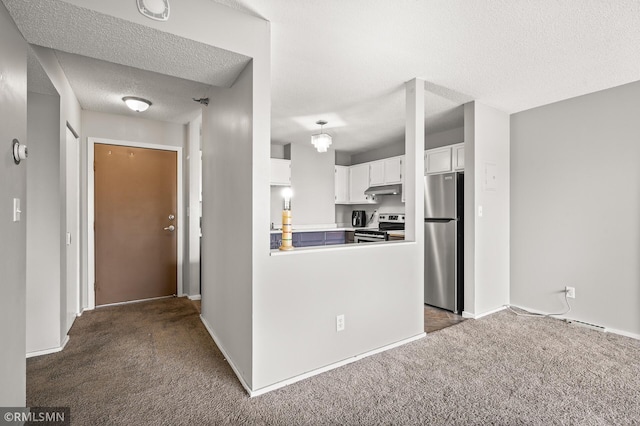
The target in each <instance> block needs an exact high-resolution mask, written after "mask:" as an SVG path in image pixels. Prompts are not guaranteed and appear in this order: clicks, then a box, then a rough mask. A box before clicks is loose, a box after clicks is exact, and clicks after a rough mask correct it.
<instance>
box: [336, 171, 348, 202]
mask: <svg viewBox="0 0 640 426" xmlns="http://www.w3.org/2000/svg"><path fill="white" fill-rule="evenodd" d="M334 179H335V180H334V184H335V194H336V198H335V200H336V204H344V203H348V202H349V167H346V166H335V176H334Z"/></svg>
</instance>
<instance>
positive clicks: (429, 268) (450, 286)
mask: <svg viewBox="0 0 640 426" xmlns="http://www.w3.org/2000/svg"><path fill="white" fill-rule="evenodd" d="M456 224H457V221H455V220H449V221H434V222H425V224H424V242H425V248H424V303H426V304H427V305H432V306H437V307H438V308H442V309H447V310H449V311H452V312H455V311H456V310H457V306H456Z"/></svg>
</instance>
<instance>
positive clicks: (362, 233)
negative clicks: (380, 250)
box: [353, 213, 404, 243]
mask: <svg viewBox="0 0 640 426" xmlns="http://www.w3.org/2000/svg"><path fill="white" fill-rule="evenodd" d="M398 230H404V213H382V214H380V216H379V217H378V229H375V228H366V229H356V231H355V232H354V234H353V241H354V242H355V243H374V242H381V241H388V240H389V234H388V233H387V231H398Z"/></svg>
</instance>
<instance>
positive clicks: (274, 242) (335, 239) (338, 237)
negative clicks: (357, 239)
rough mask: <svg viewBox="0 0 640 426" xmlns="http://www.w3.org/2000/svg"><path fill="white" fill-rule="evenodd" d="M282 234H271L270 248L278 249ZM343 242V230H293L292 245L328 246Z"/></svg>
mask: <svg viewBox="0 0 640 426" xmlns="http://www.w3.org/2000/svg"><path fill="white" fill-rule="evenodd" d="M281 241H282V234H279V233H278V234H271V244H270V246H271V250H275V249H278V248H279V247H280V243H281ZM344 243H345V231H320V232H294V233H293V246H294V247H314V246H329V245H335V244H344Z"/></svg>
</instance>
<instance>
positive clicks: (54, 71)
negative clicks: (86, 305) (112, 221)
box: [31, 46, 86, 342]
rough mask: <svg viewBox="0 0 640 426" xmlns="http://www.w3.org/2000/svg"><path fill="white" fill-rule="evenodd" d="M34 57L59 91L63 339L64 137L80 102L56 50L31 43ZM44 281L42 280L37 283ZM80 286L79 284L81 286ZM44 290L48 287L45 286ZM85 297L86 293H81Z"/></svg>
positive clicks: (75, 122)
mask: <svg viewBox="0 0 640 426" xmlns="http://www.w3.org/2000/svg"><path fill="white" fill-rule="evenodd" d="M31 48H32V50H33V52H34V55H35V57H36V58H37V59H38V61H39V62H40V64H41V65H42V69H43V70H44V71H45V73H46V74H47V76H48V77H49V80H50V81H51V83H52V84H53V86H54V87H55V89H56V91H57V92H58V94H59V95H60V117H59V126H58V141H57V143H58V145H59V147H60V149H59V152H60V156H59V158H58V161H59V164H60V171H59V172H60V174H59V176H58V182H59V188H60V190H59V194H60V199H59V209H60V218H59V220H60V225H59V227H58V229H59V239H58V249H57V252H59V253H60V265H61V266H60V283H61V284H60V291H59V299H58V300H59V302H57V301H56V302H53V299H52V303H59V310H58V312H59V317H58V319H57V320H56V323H57V324H58V332H57V337H56V338H57V339H58V341H60V342H62V341H63V340H64V338H65V336H66V334H67V285H69V283H67V267H69V266H71V265H73V262H67V246H66V232H67V197H66V190H65V188H66V186H67V179H66V177H67V164H66V161H67V152H66V140H67V126H71V127H72V128H73V129H74V130H75V131H76V132H78V133H79V132H80V131H81V126H80V104H79V102H78V99H77V98H76V96H75V94H74V93H73V90H72V89H71V85H70V84H69V81H68V80H67V77H66V76H65V74H64V72H63V70H62V67H60V64H59V63H58V59H57V57H56V55H55V53H54V52H53V51H52V50H50V49H46V48H44V47H40V46H31ZM83 247H86V245H84V244H81V253H82V252H83V251H84V250H83V249H82V248H83ZM80 269H81V275H84V274H86V269H84V268H83V267H82V265H81V268H80ZM40 284H41V285H45V283H40ZM81 289H82V286H81ZM43 291H47V290H46V289H45V290H43ZM84 297H86V296H84Z"/></svg>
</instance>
